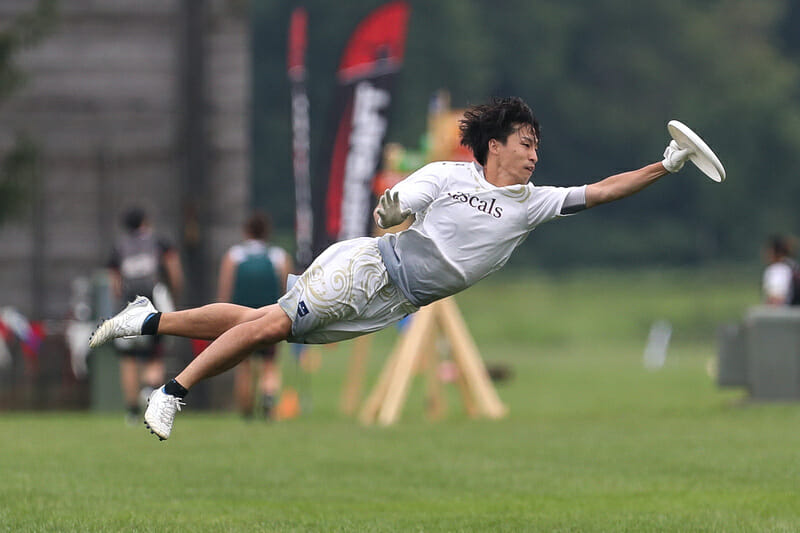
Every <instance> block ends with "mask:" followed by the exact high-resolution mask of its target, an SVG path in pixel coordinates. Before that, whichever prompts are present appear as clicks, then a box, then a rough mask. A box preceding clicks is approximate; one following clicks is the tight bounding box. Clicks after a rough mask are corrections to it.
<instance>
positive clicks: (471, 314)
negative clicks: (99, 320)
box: [0, 272, 800, 532]
mask: <svg viewBox="0 0 800 533" xmlns="http://www.w3.org/2000/svg"><path fill="white" fill-rule="evenodd" d="M757 291H758V283H757V280H756V281H755V282H753V278H748V277H745V276H742V275H733V274H731V275H727V276H725V275H723V276H721V277H716V278H715V277H712V276H711V275H710V274H692V273H690V272H669V273H660V274H656V273H638V274H626V273H611V272H609V273H592V274H583V275H569V276H564V277H560V278H545V277H533V278H528V279H523V278H520V277H515V276H505V277H496V278H494V279H490V280H487V281H485V282H483V283H481V284H479V285H478V286H476V287H474V288H473V289H470V291H468V292H467V293H464V294H463V295H460V296H459V297H458V302H459V304H460V306H461V308H462V310H463V312H464V314H465V317H466V319H467V321H468V323H469V324H470V327H471V330H472V332H473V334H474V335H475V338H476V341H477V343H478V345H479V347H480V349H481V352H482V355H483V357H484V359H486V360H487V361H490V362H502V363H505V364H508V365H510V366H511V367H512V368H513V370H514V378H513V379H512V380H511V381H510V382H506V383H503V384H501V385H499V386H498V390H499V393H500V396H501V397H502V399H503V401H504V402H505V403H506V404H507V405H508V406H509V408H510V415H509V416H508V417H507V418H506V419H504V420H501V421H486V420H470V419H468V418H466V416H465V415H464V414H463V411H462V409H461V406H460V404H459V401H458V396H457V394H456V393H455V392H454V391H449V392H448V404H449V413H448V416H447V418H446V419H445V420H444V421H441V422H438V423H432V422H429V421H427V420H426V418H425V416H424V409H423V405H424V398H423V384H422V383H421V382H422V380H421V379H420V380H418V381H420V383H415V386H414V389H413V390H412V392H411V396H410V400H409V403H408V404H407V406H406V409H405V411H404V413H403V418H402V420H401V422H400V423H399V424H397V425H396V426H394V427H390V428H374V427H362V426H360V425H359V424H358V423H357V422H355V421H354V420H352V419H350V418H347V417H344V416H343V415H340V414H339V413H338V412H337V404H338V395H339V390H340V387H341V383H342V381H343V376H344V373H345V368H346V363H347V356H348V354H349V353H350V350H351V346H350V345H349V344H348V343H343V344H340V345H338V346H337V347H335V348H331V349H324V350H323V351H324V352H325V356H324V358H323V364H322V368H321V369H320V370H319V372H318V373H316V374H314V375H313V377H312V378H311V383H312V387H311V394H312V398H313V410H312V411H311V412H310V413H307V414H305V415H304V416H302V417H300V418H298V419H296V420H292V421H288V422H281V423H272V424H264V423H245V422H243V421H241V420H240V419H239V418H238V417H236V416H235V415H233V414H231V413H213V414H208V413H203V412H198V411H194V412H193V411H192V408H191V396H190V398H189V400H190V402H189V406H188V407H187V408H186V409H185V411H184V412H183V413H181V414H180V415H179V418H178V419H177V422H176V426H175V429H174V431H173V435H172V437H171V438H170V440H169V441H167V442H164V443H160V442H158V441H157V440H155V439H153V438H152V436H151V435H149V434H148V433H147V432H146V431H144V430H143V429H139V428H128V427H126V426H124V425H123V423H122V414H121V413H119V414H114V415H113V416H112V415H92V414H86V413H67V414H64V413H48V414H31V413H22V414H19V413H4V414H3V415H2V416H0V449H1V450H2V453H0V530H2V531H161V530H169V531H326V532H327V531H635V532H639V531H724V532H731V531H798V530H800V486H799V485H798V482H797V480H798V479H800V432H799V431H798V427H800V406H798V405H794V404H754V403H749V402H746V401H744V400H745V396H744V393H743V391H736V390H734V391H729V390H720V389H718V388H717V387H716V385H715V383H714V380H713V379H712V378H711V377H710V376H709V373H708V370H709V362H710V361H711V360H713V358H714V355H715V349H716V347H715V329H716V327H717V326H718V325H719V324H720V323H723V322H728V321H732V320H736V319H738V318H739V317H741V316H742V314H743V312H744V310H745V308H746V307H747V306H748V305H750V304H752V303H754V302H755V301H756V300H757V299H758V292H757ZM658 319H666V320H669V321H670V322H671V323H672V325H673V327H674V333H673V342H672V344H671V346H670V350H669V355H668V358H667V362H666V365H665V366H664V368H663V369H661V370H659V371H648V370H645V369H644V367H643V365H642V352H643V349H644V345H645V340H646V338H647V333H648V329H649V327H650V325H651V324H652V323H653V321H655V320H658ZM396 336H397V333H396V332H395V331H386V332H382V333H380V334H378V335H376V338H375V339H374V344H373V345H374V353H373V356H372V360H371V372H372V374H373V375H374V374H375V373H376V372H377V371H378V370H379V368H380V365H381V363H382V360H383V356H384V355H385V354H386V353H387V352H388V351H389V349H390V348H391V346H392V344H393V342H394V340H395V339H396ZM287 379H289V380H290V381H291V372H289V373H288V375H287Z"/></svg>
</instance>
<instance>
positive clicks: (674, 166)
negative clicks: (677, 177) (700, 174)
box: [661, 141, 692, 174]
mask: <svg viewBox="0 0 800 533" xmlns="http://www.w3.org/2000/svg"><path fill="white" fill-rule="evenodd" d="M691 153H692V151H691V150H689V149H688V148H681V147H680V146H678V143H677V142H676V141H671V142H670V143H669V144H668V145H667V149H666V150H664V161H662V162H661V164H662V165H664V168H665V169H667V171H668V172H671V173H673V174H674V173H675V172H678V171H679V170H680V169H682V168H683V164H684V163H686V160H687V159H689V155H690V154H691Z"/></svg>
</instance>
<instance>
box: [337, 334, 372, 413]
mask: <svg viewBox="0 0 800 533" xmlns="http://www.w3.org/2000/svg"><path fill="white" fill-rule="evenodd" d="M370 344H372V336H371V335H364V336H362V337H357V338H356V339H355V340H354V341H353V353H352V355H350V360H349V363H348V366H347V377H346V378H345V384H344V388H343V389H342V397H341V398H340V400H339V409H340V410H341V411H342V413H344V414H346V415H352V414H353V413H355V412H356V409H357V408H358V403H359V401H360V400H361V389H362V388H363V385H364V376H365V375H366V372H367V362H368V361H369V347H370Z"/></svg>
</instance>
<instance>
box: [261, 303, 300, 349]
mask: <svg viewBox="0 0 800 533" xmlns="http://www.w3.org/2000/svg"><path fill="white" fill-rule="evenodd" d="M254 322H255V323H256V324H257V326H258V327H257V330H256V331H257V336H258V343H259V344H261V345H270V344H276V343H278V342H280V341H283V340H286V338H288V337H289V335H290V334H291V332H292V321H291V319H290V318H289V317H288V316H286V313H284V312H283V310H282V309H281V308H280V307H278V306H275V308H274V309H271V310H270V311H269V312H267V313H266V314H265V315H264V316H263V317H261V318H260V319H258V320H256V321H254Z"/></svg>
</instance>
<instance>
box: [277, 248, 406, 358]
mask: <svg viewBox="0 0 800 533" xmlns="http://www.w3.org/2000/svg"><path fill="white" fill-rule="evenodd" d="M377 242H378V241H377V239H374V238H371V237H361V238H358V239H350V240H347V241H342V242H338V243H336V244H334V245H332V246H331V247H330V248H328V249H327V250H325V251H324V252H322V254H320V256H319V257H317V258H316V259H315V260H314V262H313V263H311V266H309V267H308V269H306V271H305V272H303V274H302V275H301V276H299V277H298V278H296V279H295V280H294V284H293V285H292V286H291V287H290V288H289V290H288V292H287V293H286V294H285V295H284V296H283V297H282V298H281V299H280V300H278V304H279V305H280V306H281V309H283V311H284V312H285V313H286V314H287V315H289V318H291V319H292V334H291V336H290V337H289V339H287V340H288V341H289V342H296V343H303V344H327V343H330V342H338V341H342V340H345V339H351V338H353V337H358V336H359V335H364V334H366V333H372V332H373V331H378V330H380V329H383V328H385V327H387V326H390V325H391V324H394V323H395V322H397V321H399V320H401V319H402V318H403V317H405V316H406V315H409V314H411V313H413V312H415V311H417V307H416V306H415V305H414V304H412V303H411V302H409V301H408V300H407V299H406V297H405V296H403V293H401V292H400V290H399V289H398V288H397V287H396V286H395V285H394V283H392V281H391V280H390V279H389V275H388V274H387V273H386V266H385V265H384V264H383V260H382V259H381V254H380V252H379V251H378V243H377Z"/></svg>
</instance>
